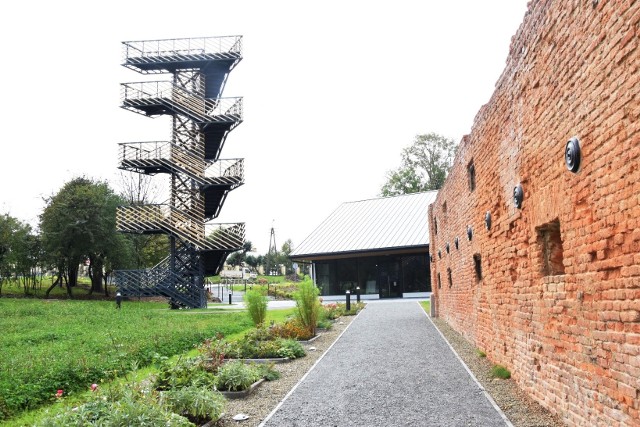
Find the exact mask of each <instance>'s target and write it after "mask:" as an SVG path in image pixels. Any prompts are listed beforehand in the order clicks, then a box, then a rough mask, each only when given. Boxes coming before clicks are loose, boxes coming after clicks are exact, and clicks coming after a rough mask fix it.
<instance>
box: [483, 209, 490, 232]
mask: <svg viewBox="0 0 640 427" xmlns="http://www.w3.org/2000/svg"><path fill="white" fill-rule="evenodd" d="M484 226H485V227H487V230H491V212H489V211H487V213H486V214H485V215H484Z"/></svg>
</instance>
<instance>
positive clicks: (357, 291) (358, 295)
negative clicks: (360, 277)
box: [356, 286, 360, 302]
mask: <svg viewBox="0 0 640 427" xmlns="http://www.w3.org/2000/svg"><path fill="white" fill-rule="evenodd" d="M356 301H357V302H360V286H356Z"/></svg>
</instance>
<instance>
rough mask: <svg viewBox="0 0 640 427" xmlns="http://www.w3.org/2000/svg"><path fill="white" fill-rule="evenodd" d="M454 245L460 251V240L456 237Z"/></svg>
mask: <svg viewBox="0 0 640 427" xmlns="http://www.w3.org/2000/svg"><path fill="white" fill-rule="evenodd" d="M453 244H454V245H455V247H456V249H458V246H459V245H460V240H459V239H458V238H457V237H456V239H455V240H454V241H453Z"/></svg>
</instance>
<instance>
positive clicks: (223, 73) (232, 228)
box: [115, 36, 245, 308]
mask: <svg viewBox="0 0 640 427" xmlns="http://www.w3.org/2000/svg"><path fill="white" fill-rule="evenodd" d="M123 47H124V62H123V64H122V65H123V66H125V67H127V68H129V69H131V70H134V71H137V72H138V73H141V74H168V75H171V79H167V80H162V81H145V82H136V83H123V84H122V105H121V106H122V108H124V109H126V110H130V111H133V112H135V113H139V114H141V115H144V116H147V117H157V116H160V115H168V116H170V117H171V120H172V133H171V135H170V137H169V139H168V140H167V141H150V142H127V143H122V144H120V153H119V166H118V167H119V168H120V169H124V170H127V171H131V172H136V173H141V174H146V175H155V174H159V173H161V174H168V175H169V176H170V182H171V188H170V196H169V200H168V201H166V202H165V203H163V204H153V205H133V206H122V207H119V208H118V211H117V228H118V231H121V232H125V233H138V234H166V235H168V236H169V239H170V254H169V256H168V257H167V258H165V259H164V260H163V261H162V262H160V263H159V264H158V265H156V266H155V267H153V268H149V269H144V270H119V271H116V274H115V279H116V285H117V288H118V291H119V292H121V293H122V295H123V296H130V297H134V296H135V297H138V296H164V297H166V298H168V299H169V303H170V305H171V307H172V308H202V307H206V305H207V299H206V293H205V289H204V277H205V275H216V274H218V273H219V271H220V269H221V268H222V266H223V264H224V261H225V260H226V258H227V256H228V255H229V254H230V253H231V252H234V251H237V250H239V249H241V248H242V244H243V243H244V234H245V231H244V230H245V227H244V224H243V223H238V224H212V223H210V221H211V220H213V219H214V218H216V217H217V216H218V215H219V214H220V210H221V208H222V205H223V204H224V201H225V199H226V197H227V195H228V193H229V192H230V191H231V190H234V189H235V188H238V187H239V186H241V185H242V184H243V183H244V159H221V158H220V153H221V151H222V148H223V146H224V143H225V140H226V138H227V135H228V134H229V132H231V131H232V130H233V129H234V128H235V127H236V126H238V125H239V124H240V123H241V122H242V98H224V97H222V92H223V89H224V86H225V83H226V81H227V77H228V76H229V73H230V72H231V70H233V68H234V67H235V66H236V65H237V64H238V63H239V62H240V60H241V59H242V36H225V37H203V38H181V39H171V40H146V41H132V42H123Z"/></svg>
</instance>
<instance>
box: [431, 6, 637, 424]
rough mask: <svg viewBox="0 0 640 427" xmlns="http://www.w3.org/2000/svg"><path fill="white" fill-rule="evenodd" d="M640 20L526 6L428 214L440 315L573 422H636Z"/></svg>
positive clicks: (633, 11) (630, 13)
mask: <svg viewBox="0 0 640 427" xmlns="http://www.w3.org/2000/svg"><path fill="white" fill-rule="evenodd" d="M639 22H640V2H633V1H632V2H628V1H627V2H625V1H599V2H598V1H588V2H587V1H585V2H576V1H570V0H560V1H543V0H533V1H530V2H529V10H528V12H527V14H526V15H525V19H524V22H523V23H522V25H521V26H520V29H519V30H518V32H517V33H516V35H515V36H514V37H513V38H512V42H511V48H510V54H509V56H508V58H507V61H506V68H505V70H504V72H503V73H502V75H501V76H500V78H499V79H498V81H497V83H496V89H495V92H494V93H493V96H492V97H491V99H490V100H489V102H488V103H487V104H486V105H485V106H484V107H482V108H481V109H480V111H479V112H478V114H477V116H476V119H475V123H474V125H473V128H472V130H471V133H470V134H469V135H468V136H466V137H464V138H463V140H462V142H461V143H460V146H459V147H458V151H457V154H456V158H455V161H454V165H453V167H452V168H451V170H450V172H449V176H448V177H447V180H446V182H445V184H444V186H443V187H442V189H440V190H439V192H438V196H437V199H436V201H435V202H434V203H433V204H432V205H431V207H430V231H431V242H430V243H431V253H432V254H433V256H434V262H433V263H432V279H433V282H434V286H433V291H434V292H433V295H432V306H435V310H436V314H437V315H438V316H439V317H441V318H442V319H443V320H445V321H446V322H447V323H448V324H449V325H451V326H452V327H453V328H454V329H456V330H457V331H458V332H460V333H461V334H462V335H464V336H465V337H466V338H467V339H468V340H469V341H470V342H471V343H473V345H474V346H475V347H477V348H479V349H481V350H482V351H483V352H485V353H486V355H487V358H488V359H489V360H490V361H491V363H492V364H500V365H503V366H505V367H507V368H508V369H509V370H510V371H511V374H512V375H511V377H512V378H513V379H514V380H515V381H516V382H517V384H518V385H519V386H520V387H521V388H522V389H523V390H524V391H525V392H527V393H528V395H529V396H530V397H532V398H533V399H534V400H536V401H537V402H539V403H540V404H541V405H543V406H545V407H547V408H548V409H550V410H551V411H552V412H554V413H556V414H558V415H559V416H560V417H561V418H562V421H563V422H564V423H566V424H567V425H570V426H640V220H639V218H640V203H639V202H640V198H639V195H640V96H638V94H639V93H640V38H639V37H638V34H639V33H638V25H639ZM455 241H458V246H457V247H456V246H455V245H454V242H455ZM447 247H450V248H451V250H450V251H447V250H446V248H447ZM438 253H440V254H441V255H442V256H438Z"/></svg>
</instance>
